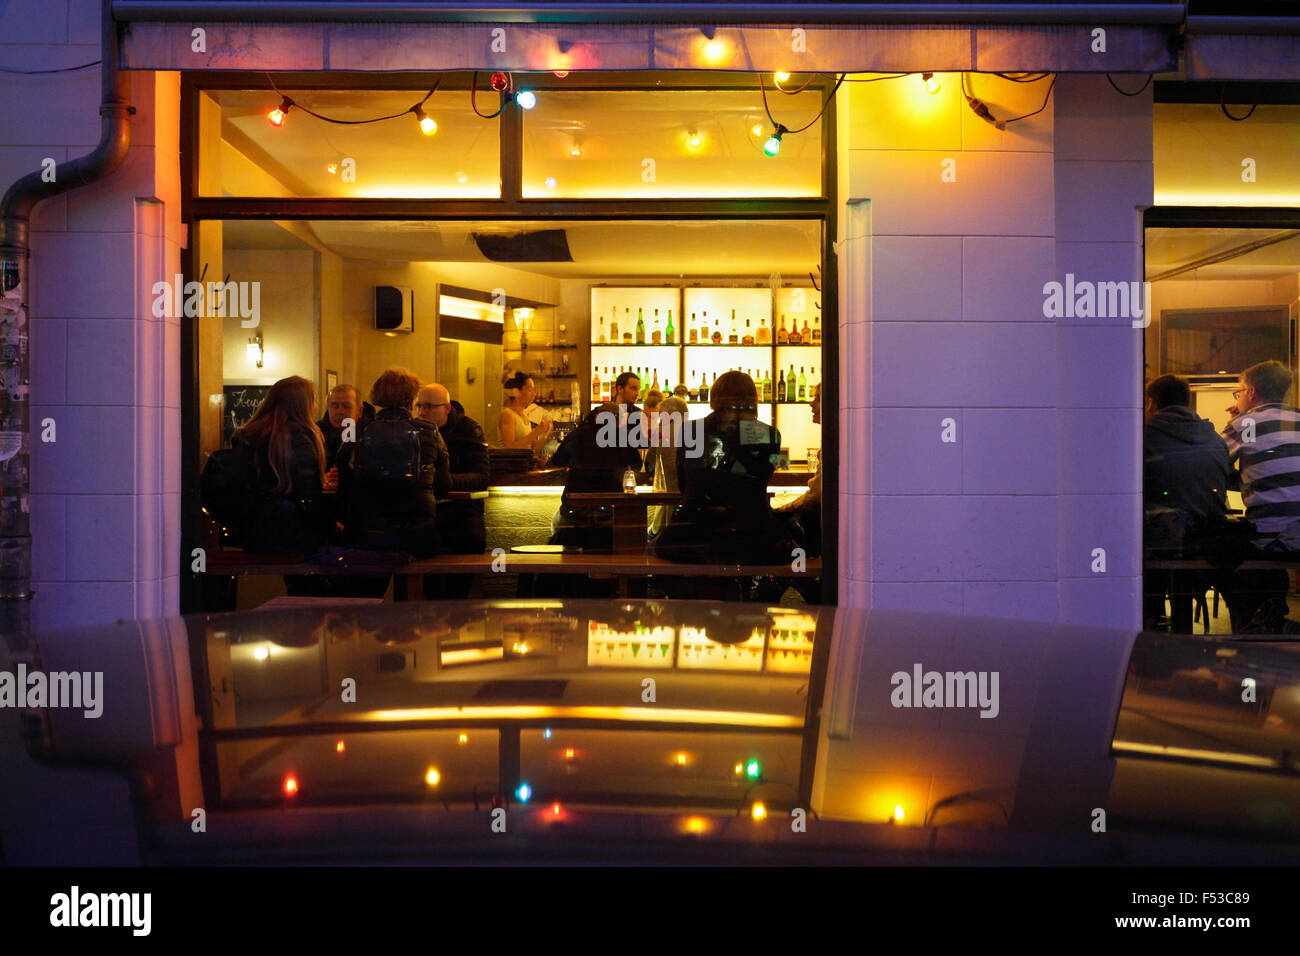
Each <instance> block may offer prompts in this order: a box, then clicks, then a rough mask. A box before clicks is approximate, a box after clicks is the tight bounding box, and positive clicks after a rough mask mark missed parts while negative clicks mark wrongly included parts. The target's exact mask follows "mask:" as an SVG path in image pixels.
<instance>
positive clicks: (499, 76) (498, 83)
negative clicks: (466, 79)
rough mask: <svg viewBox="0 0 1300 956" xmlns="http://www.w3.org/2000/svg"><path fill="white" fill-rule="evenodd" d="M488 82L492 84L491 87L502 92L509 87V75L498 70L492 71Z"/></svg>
mask: <svg viewBox="0 0 1300 956" xmlns="http://www.w3.org/2000/svg"><path fill="white" fill-rule="evenodd" d="M488 82H490V83H491V84H492V89H493V90H495V91H496V92H498V93H504V92H505V91H506V90H508V89H510V77H508V76H506V75H505V74H504V73H501V72H499V71H498V72H496V73H493V74H492V78H491V79H490V80H489V81H488Z"/></svg>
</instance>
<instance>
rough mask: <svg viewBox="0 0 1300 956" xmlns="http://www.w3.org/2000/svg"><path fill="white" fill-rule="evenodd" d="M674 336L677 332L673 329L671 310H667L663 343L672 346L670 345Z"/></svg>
mask: <svg viewBox="0 0 1300 956" xmlns="http://www.w3.org/2000/svg"><path fill="white" fill-rule="evenodd" d="M676 334H677V330H676V329H674V328H673V310H672V309H669V310H668V325H667V326H665V327H664V343H665V344H666V345H672V344H673V336H674V335H676Z"/></svg>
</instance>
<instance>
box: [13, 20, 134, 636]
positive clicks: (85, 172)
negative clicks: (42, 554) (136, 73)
mask: <svg viewBox="0 0 1300 956" xmlns="http://www.w3.org/2000/svg"><path fill="white" fill-rule="evenodd" d="M100 9H101V12H100V16H101V17H102V18H103V19H102V23H101V24H100V35H101V44H102V46H103V53H102V57H103V66H102V67H101V75H102V80H103V83H102V86H103V95H102V97H101V100H102V101H101V104H100V107H99V115H100V117H102V119H101V121H100V124H101V125H100V130H101V131H100V136H99V145H98V146H96V147H95V150H94V152H91V153H89V154H87V155H85V156H82V157H79V158H78V159H74V160H70V161H68V162H65V163H59V164H58V165H57V166H56V167H55V171H54V175H55V181H54V182H44V181H43V179H42V173H43V172H44V170H42V171H38V172H34V173H28V174H27V175H26V176H24V177H23V178H22V179H19V180H18V181H17V182H15V183H14V184H13V185H12V186H10V187H9V191H8V192H6V193H5V195H4V199H3V201H0V290H2V291H3V300H0V385H2V389H3V390H2V391H0V635H3V636H5V637H6V638H9V639H10V640H11V642H12V641H14V640H15V639H16V640H17V644H14V643H11V644H10V647H11V648H13V649H14V650H17V649H19V648H20V647H22V646H23V645H24V644H25V643H26V638H27V635H28V634H29V633H30V630H31V599H32V587H31V585H32V534H31V516H30V513H29V505H28V500H29V497H30V494H31V467H30V466H31V396H30V393H29V377H30V373H31V355H30V350H29V346H30V336H29V319H28V311H27V310H28V303H29V300H30V293H31V275H30V272H29V269H28V261H27V260H28V257H29V256H30V255H31V247H30V241H29V237H28V228H29V226H30V224H31V218H32V210H33V209H35V208H36V205H37V203H40V202H41V201H43V200H46V199H49V198H50V197H52V196H57V195H58V194H59V193H63V192H67V191H68V190H70V189H76V188H77V187H78V186H85V185H86V184H88V183H93V182H95V181H96V180H99V179H103V178H104V177H106V176H108V175H109V174H110V173H112V172H113V171H114V170H116V169H117V168H118V167H119V166H121V165H122V161H123V160H124V159H126V153H127V148H128V147H129V146H130V145H131V119H130V114H132V113H134V112H135V109H134V108H133V107H132V106H131V105H130V101H131V85H130V84H131V78H130V75H129V74H127V73H124V72H121V71H119V70H118V60H117V39H118V36H117V25H116V24H115V23H114V22H113V15H112V10H111V8H110V5H109V2H108V0H103V2H102V3H101V5H100Z"/></svg>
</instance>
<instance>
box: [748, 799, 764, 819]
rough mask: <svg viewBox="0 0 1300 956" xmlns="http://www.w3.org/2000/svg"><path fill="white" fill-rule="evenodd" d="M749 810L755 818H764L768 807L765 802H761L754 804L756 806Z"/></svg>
mask: <svg viewBox="0 0 1300 956" xmlns="http://www.w3.org/2000/svg"><path fill="white" fill-rule="evenodd" d="M749 812H750V815H751V816H752V817H753V818H754V819H755V820H762V819H763V818H764V817H766V816H767V807H765V806H764V805H763V804H761V803H756V804H754V806H753V807H752V808H751V809H750V811H749Z"/></svg>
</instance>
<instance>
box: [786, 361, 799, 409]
mask: <svg viewBox="0 0 1300 956" xmlns="http://www.w3.org/2000/svg"><path fill="white" fill-rule="evenodd" d="M798 394H799V380H798V379H796V378H795V377H794V363H793V362H791V363H790V371H789V372H788V373H787V374H786V376H785V400H786V401H787V402H797V401H798V400H799V399H798V398H797V397H796V396H797V395H798Z"/></svg>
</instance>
